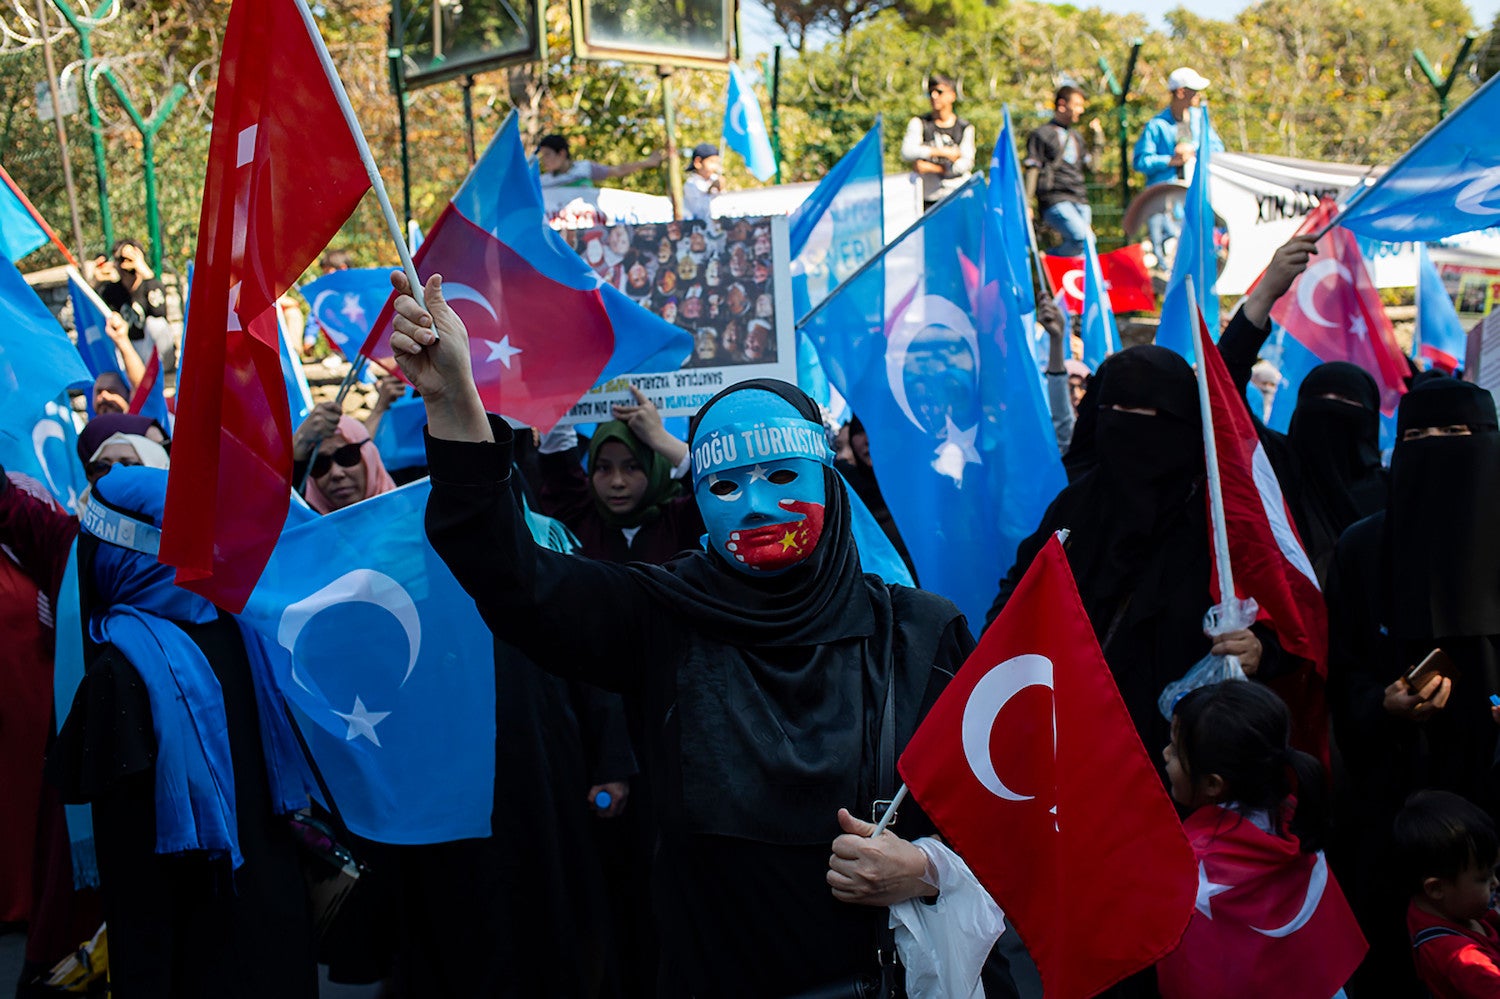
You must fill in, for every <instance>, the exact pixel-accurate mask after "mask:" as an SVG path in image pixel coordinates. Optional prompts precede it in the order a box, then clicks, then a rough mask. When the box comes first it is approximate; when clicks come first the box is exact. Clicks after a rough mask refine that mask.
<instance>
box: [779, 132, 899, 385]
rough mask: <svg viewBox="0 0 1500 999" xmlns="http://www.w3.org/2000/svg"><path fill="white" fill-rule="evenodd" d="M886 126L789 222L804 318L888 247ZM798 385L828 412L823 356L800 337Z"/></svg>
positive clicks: (795, 305) (797, 302) (844, 160)
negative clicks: (883, 139)
mask: <svg viewBox="0 0 1500 999" xmlns="http://www.w3.org/2000/svg"><path fill="white" fill-rule="evenodd" d="M880 157H881V125H880V122H879V121H878V120H877V121H876V122H875V127H874V128H872V129H870V131H868V132H866V133H865V137H864V138H863V139H860V140H859V142H858V143H856V144H855V146H854V148H853V149H851V150H849V151H848V152H847V153H845V154H844V155H843V156H842V157H841V158H840V159H839V161H838V162H837V163H835V164H834V165H833V169H832V170H830V171H828V175H827V176H826V177H824V178H823V179H822V181H821V182H819V184H818V186H817V187H815V188H813V192H812V193H811V194H809V195H808V196H807V200H806V201H804V202H802V204H801V205H800V206H799V207H798V208H797V210H796V211H795V212H793V213H792V215H791V218H790V219H789V220H788V233H789V243H790V255H791V258H792V267H791V274H792V312H793V315H794V316H795V317H796V318H797V319H801V318H802V317H803V316H805V315H807V314H808V313H809V312H811V311H812V309H813V307H814V306H816V305H817V304H818V303H819V302H821V301H823V299H825V298H827V297H828V294H829V292H831V291H833V289H835V288H837V287H838V286H839V285H840V284H841V283H843V282H844V281H845V280H847V279H848V278H849V276H850V275H852V274H853V273H854V272H855V271H857V270H859V268H860V267H861V266H863V265H864V264H865V262H866V261H868V260H870V259H871V258H873V257H874V256H875V254H876V253H879V252H880V249H881V247H883V246H885V194H884V180H885V178H884V172H883V168H882V166H881V158H880ZM797 384H798V385H799V386H800V387H801V388H802V391H804V392H806V393H807V394H808V395H810V396H812V397H813V399H814V401H816V402H817V403H818V405H820V406H822V407H824V408H825V409H826V408H828V406H829V404H830V402H831V401H832V394H831V393H830V392H829V390H828V388H829V387H828V376H827V374H825V373H824V371H823V365H822V363H821V362H820V361H819V360H818V352H817V349H816V348H815V347H813V345H812V341H810V340H808V339H807V337H806V336H805V335H802V334H799V335H798V337H797Z"/></svg>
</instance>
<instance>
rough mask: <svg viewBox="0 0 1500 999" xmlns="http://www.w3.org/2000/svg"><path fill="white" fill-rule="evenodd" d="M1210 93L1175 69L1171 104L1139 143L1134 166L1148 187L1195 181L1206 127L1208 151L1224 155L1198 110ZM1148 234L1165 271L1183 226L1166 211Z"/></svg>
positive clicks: (1192, 75)
mask: <svg viewBox="0 0 1500 999" xmlns="http://www.w3.org/2000/svg"><path fill="white" fill-rule="evenodd" d="M1207 88H1208V80H1207V79H1205V78H1204V77H1203V76H1201V75H1200V74H1199V73H1198V72H1197V71H1196V70H1193V69H1189V68H1188V67H1186V66H1183V67H1180V68H1178V69H1174V70H1173V71H1172V74H1171V75H1170V76H1168V77H1167V90H1169V91H1171V94H1172V101H1171V103H1170V104H1168V105H1167V106H1166V107H1165V108H1163V109H1162V112H1161V114H1159V115H1157V116H1156V117H1155V118H1152V119H1151V120H1150V121H1148V122H1147V123H1146V128H1145V129H1144V130H1143V131H1142V132H1141V137H1140V138H1139V139H1137V140H1136V142H1135V156H1134V158H1133V165H1134V167H1135V169H1136V170H1138V171H1139V172H1141V173H1143V174H1145V175H1146V186H1147V187H1150V186H1152V185H1153V184H1165V183H1168V182H1170V181H1174V180H1178V181H1189V180H1192V178H1193V159H1194V157H1196V156H1197V154H1198V139H1199V136H1200V134H1201V132H1202V130H1203V128H1204V127H1205V125H1206V126H1207V127H1208V142H1209V148H1210V149H1212V150H1213V151H1214V152H1220V151H1222V150H1223V149H1224V143H1223V142H1222V141H1220V139H1219V136H1218V133H1216V132H1215V131H1214V130H1213V125H1211V124H1209V123H1208V116H1207V115H1205V114H1204V113H1203V112H1202V111H1200V110H1198V108H1199V107H1200V106H1201V105H1202V103H1203V91H1204V90H1206V89H1207ZM1179 210H1180V205H1179ZM1146 229H1147V231H1148V232H1149V233H1150V235H1151V248H1152V250H1153V251H1154V252H1155V253H1156V259H1157V266H1159V267H1161V268H1163V269H1165V268H1166V260H1167V258H1166V255H1165V253H1164V252H1163V251H1164V248H1165V246H1164V244H1165V243H1166V241H1167V240H1169V239H1176V238H1177V236H1178V234H1179V233H1181V231H1182V223H1181V221H1180V220H1179V219H1178V218H1177V217H1176V214H1175V212H1174V211H1163V212H1158V213H1157V214H1155V215H1153V216H1151V217H1150V218H1149V219H1147V220H1146Z"/></svg>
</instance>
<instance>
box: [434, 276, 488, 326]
mask: <svg viewBox="0 0 1500 999" xmlns="http://www.w3.org/2000/svg"><path fill="white" fill-rule="evenodd" d="M443 300H444V301H446V302H449V303H452V302H473V303H474V304H476V305H478V306H479V307H480V308H482V309H484V311H485V312H488V313H489V314H490V318H491V319H493V320H495V322H497V323H498V322H499V321H500V317H499V316H497V315H496V314H495V307H494V306H493V305H491V304H490V300H489V299H487V298H485V297H484V296H483V295H481V294H480V293H479V292H478V291H476V290H475V289H473V288H471V287H469V286H468V285H466V284H459V283H458V282H457V281H454V282H452V283H449V282H446V281H445V282H443Z"/></svg>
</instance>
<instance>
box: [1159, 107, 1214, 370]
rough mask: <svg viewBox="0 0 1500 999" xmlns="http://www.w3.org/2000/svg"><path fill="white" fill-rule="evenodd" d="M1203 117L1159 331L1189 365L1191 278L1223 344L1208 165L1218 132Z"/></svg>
mask: <svg viewBox="0 0 1500 999" xmlns="http://www.w3.org/2000/svg"><path fill="white" fill-rule="evenodd" d="M1194 113H1196V114H1201V115H1202V116H1203V120H1202V122H1200V127H1199V128H1198V129H1197V132H1198V155H1197V157H1196V158H1195V160H1194V165H1193V179H1192V181H1191V182H1190V183H1189V184H1188V189H1187V197H1186V198H1185V199H1184V203H1183V210H1182V234H1181V235H1180V236H1178V238H1177V252H1176V254H1175V255H1174V256H1173V258H1172V276H1171V277H1170V278H1169V279H1168V280H1167V291H1166V294H1165V295H1163V296H1162V300H1161V319H1160V320H1159V324H1158V325H1157V327H1156V342H1157V343H1159V344H1161V345H1162V346H1163V347H1170V348H1171V349H1173V350H1175V351H1177V353H1179V354H1181V355H1182V356H1183V357H1185V358H1187V360H1188V363H1189V364H1191V363H1193V359H1194V357H1195V354H1194V351H1193V323H1194V320H1193V317H1192V311H1191V310H1190V309H1189V308H1188V290H1187V289H1188V281H1187V279H1188V278H1192V279H1193V289H1194V294H1195V295H1196V296H1197V299H1198V311H1199V312H1201V313H1202V314H1203V322H1204V323H1205V324H1206V325H1207V326H1208V331H1209V333H1210V334H1211V335H1212V336H1213V338H1214V342H1215V343H1217V342H1218V340H1219V295H1218V292H1217V291H1215V290H1214V289H1215V285H1216V284H1217V283H1218V280H1219V258H1218V252H1217V250H1216V249H1215V247H1214V210H1213V206H1212V205H1210V204H1209V203H1208V179H1209V178H1208V175H1209V173H1210V169H1209V165H1210V160H1211V159H1212V157H1213V140H1214V130H1213V128H1212V127H1211V126H1210V125H1209V122H1208V109H1207V108H1198V109H1196V111H1195V112H1194Z"/></svg>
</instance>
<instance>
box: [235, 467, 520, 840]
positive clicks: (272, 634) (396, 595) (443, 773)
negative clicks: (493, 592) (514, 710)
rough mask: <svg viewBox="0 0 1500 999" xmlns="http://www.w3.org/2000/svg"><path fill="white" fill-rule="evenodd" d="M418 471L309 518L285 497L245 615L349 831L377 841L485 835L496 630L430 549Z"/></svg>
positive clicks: (491, 775)
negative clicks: (268, 653)
mask: <svg viewBox="0 0 1500 999" xmlns="http://www.w3.org/2000/svg"><path fill="white" fill-rule="evenodd" d="M429 492H430V484H429V482H428V480H426V479H423V480H421V481H419V482H414V483H412V484H410V485H408V486H404V487H402V488H400V489H397V490H395V491H393V492H389V493H384V494H382V495H380V496H376V497H374V498H372V499H368V500H365V501H363V502H360V503H356V504H354V505H353V506H350V507H345V508H344V509H342V510H338V511H335V512H334V513H331V514H328V515H326V516H323V517H317V516H315V515H314V516H312V517H311V518H310V519H309V516H308V512H307V511H306V510H305V508H299V507H298V506H297V505H295V504H294V505H293V507H292V512H291V515H290V516H289V518H288V521H287V527H286V528H285V530H284V531H283V532H282V535H281V539H280V540H279V541H278V542H277V544H276V550H275V551H274V552H273V553H272V555H271V561H270V563H269V564H268V565H267V566H266V570H265V573H264V574H262V576H261V578H260V582H259V583H258V584H256V587H255V591H254V592H253V593H252V594H251V595H250V600H249V602H248V603H247V604H246V605H245V610H244V613H243V615H242V617H243V618H244V620H245V621H247V622H248V623H249V624H251V625H252V626H253V627H254V628H255V629H256V630H257V631H259V632H260V633H261V634H263V635H265V636H266V637H267V638H269V639H270V640H271V642H273V643H275V644H277V645H279V646H281V647H282V648H283V649H285V650H287V652H289V653H290V654H289V655H288V656H285V657H281V659H280V661H279V662H277V664H276V680H277V685H278V686H279V687H280V688H281V690H282V692H283V693H284V694H285V695H286V697H287V700H288V701H289V702H290V703H291V704H292V706H293V708H294V714H295V716H296V718H297V721H298V723H299V725H300V727H301V728H302V731H303V733H304V735H305V736H306V738H307V743H308V746H309V748H310V749H311V750H312V753H313V757H314V758H315V759H316V760H317V762H318V766H319V768H320V769H321V770H322V772H323V776H324V778H325V779H326V780H327V782H328V786H329V789H330V790H331V791H332V793H333V796H334V798H335V799H336V800H337V802H338V805H339V809H340V811H341V812H342V814H343V817H344V820H345V822H347V824H348V826H349V828H350V829H351V830H352V831H353V832H355V833H356V834H358V835H360V836H364V837H366V838H368V839H373V840H376V841H378V842H382V843H396V844H415V843H437V842H444V841H447V840H455V839H466V838H470V837H482V836H488V835H489V834H490V812H491V808H492V805H493V798H494V784H495V674H494V670H495V659H494V639H493V637H492V636H491V634H490V631H489V629H488V628H487V627H486V626H485V624H484V622H483V621H482V620H480V617H479V612H478V611H477V610H476V609H475V608H474V601H473V600H471V599H470V598H469V597H468V596H467V595H466V594H465V593H464V591H463V589H462V588H461V587H460V586H459V585H458V582H457V581H456V580H455V579H454V578H453V576H452V574H451V573H450V572H449V571H448V569H447V567H446V566H445V565H443V563H442V560H441V559H439V558H438V557H437V554H436V553H435V552H433V550H432V548H431V546H430V545H428V543H427V534H426V531H425V530H424V529H423V514H424V512H425V510H426V507H427V496H428V493H429Z"/></svg>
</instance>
